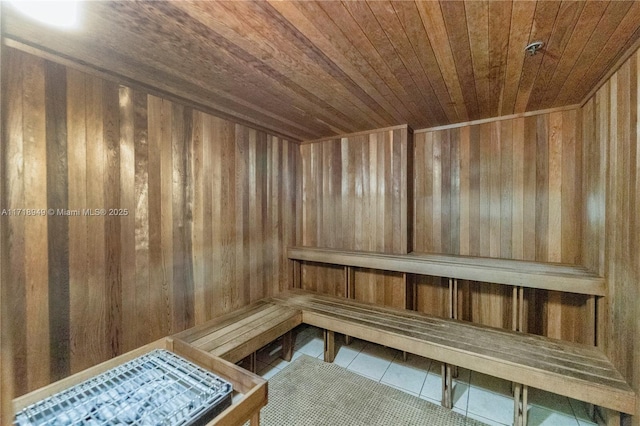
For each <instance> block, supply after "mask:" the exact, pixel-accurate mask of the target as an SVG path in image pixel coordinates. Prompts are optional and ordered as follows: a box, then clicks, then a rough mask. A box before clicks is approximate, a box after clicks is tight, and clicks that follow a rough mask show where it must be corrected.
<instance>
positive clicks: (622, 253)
mask: <svg viewBox="0 0 640 426" xmlns="http://www.w3.org/2000/svg"><path fill="white" fill-rule="evenodd" d="M639 62H640V54H638V52H636V53H634V54H633V55H632V56H631V57H630V58H629V59H628V60H627V61H626V62H625V63H624V64H623V65H622V66H621V67H620V69H618V70H617V71H616V72H615V73H614V74H613V75H612V76H611V78H610V79H609V80H607V81H606V82H605V84H604V85H603V86H602V87H601V88H599V89H598V90H597V91H596V93H595V95H594V96H593V97H592V98H591V99H590V100H588V101H587V102H586V103H585V105H584V106H583V108H582V111H581V114H582V129H583V134H582V137H583V139H584V141H585V147H584V151H583V169H584V173H583V175H584V177H585V180H584V182H583V194H582V196H583V198H582V206H583V217H584V218H585V219H584V223H583V230H582V231H583V235H584V236H585V238H590V240H591V241H592V242H593V245H592V246H591V247H583V250H582V253H583V257H584V259H585V263H588V264H589V266H590V267H591V268H593V269H595V270H599V271H601V272H603V273H604V276H605V278H606V280H607V284H608V294H607V296H606V297H605V298H602V299H600V300H599V301H598V303H597V316H598V329H597V335H596V336H595V337H596V342H597V344H598V345H599V346H601V347H602V348H603V349H604V351H605V353H606V354H607V355H608V356H609V358H610V359H611V360H612V362H613V363H614V365H615V366H616V367H617V368H618V369H619V371H620V372H621V373H622V375H623V376H624V377H625V378H626V379H627V380H628V381H629V382H630V384H631V386H632V387H633V388H634V389H635V390H636V391H638V390H639V389H640V356H639V355H638V351H637V348H636V344H635V342H637V339H638V336H640V321H639V320H638V318H639V317H640V316H639V308H638V304H637V298H638V297H639V296H640V287H639V286H638V282H639V278H640V256H639V255H638V250H637V249H638V245H639V244H640V241H639V240H640V237H639V235H640V232H639V231H638V224H639V223H640V220H639V219H640V215H639V214H638V209H637V205H638V200H639V197H640V181H639V166H638V148H640V138H639V133H638V107H639V106H640V105H639V104H638V102H639V101H638V99H639V94H640V93H639V87H640V81H639V80H640V73H639V72H638V68H639V65H640V64H639ZM624 420H625V422H626V423H625V424H633V425H638V424H640V419H638V418H636V417H632V418H626V419H624Z"/></svg>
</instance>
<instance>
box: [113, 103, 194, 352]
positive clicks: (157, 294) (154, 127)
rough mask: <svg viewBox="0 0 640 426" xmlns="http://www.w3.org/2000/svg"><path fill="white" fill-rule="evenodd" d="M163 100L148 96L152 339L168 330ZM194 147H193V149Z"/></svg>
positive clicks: (150, 320) (119, 219)
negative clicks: (163, 202) (163, 249)
mask: <svg viewBox="0 0 640 426" xmlns="http://www.w3.org/2000/svg"><path fill="white" fill-rule="evenodd" d="M116 93H117V92H116ZM162 104H163V101H162V99H160V98H158V97H156V96H148V98H147V121H148V142H147V146H148V157H147V158H148V165H149V167H148V174H147V178H148V184H147V190H148V198H147V200H148V208H149V258H148V259H149V306H150V309H149V336H150V337H149V338H150V339H151V340H157V339H159V338H161V337H163V336H165V335H166V330H167V327H166V318H167V317H166V309H165V308H164V307H165V305H166V302H165V293H164V291H163V279H164V277H163V271H162V266H163V265H162V256H163V252H162V142H163V138H162V136H163V116H162V113H163V111H162V108H163V105H162ZM195 151H196V150H195V149H194V153H195ZM194 155H195V154H194ZM110 169H113V168H110ZM116 170H117V169H116ZM119 204H120V203H119V202H111V203H109V202H107V205H108V206H110V207H112V206H119ZM122 213H124V212H122ZM129 214H131V213H129ZM107 220H108V221H114V222H115V224H114V225H116V226H118V227H119V226H120V224H121V218H120V217H111V216H110V217H107ZM118 234H119V233H118ZM195 243H196V241H194V244H195ZM109 247H111V245H109V244H107V248H109ZM194 257H195V256H194ZM194 263H195V260H194ZM196 300H197V301H200V300H204V297H203V295H199V297H198V298H197V299H196Z"/></svg>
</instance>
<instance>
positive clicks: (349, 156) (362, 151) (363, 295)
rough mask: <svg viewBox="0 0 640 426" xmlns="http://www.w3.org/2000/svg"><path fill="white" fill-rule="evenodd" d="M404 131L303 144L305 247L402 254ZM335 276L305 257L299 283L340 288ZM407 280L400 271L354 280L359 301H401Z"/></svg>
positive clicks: (405, 240) (405, 244)
mask: <svg viewBox="0 0 640 426" xmlns="http://www.w3.org/2000/svg"><path fill="white" fill-rule="evenodd" d="M408 135H409V131H408V129H407V128H406V127H399V128H393V129H381V130H375V131H372V132H369V133H364V134H357V135H346V136H344V137H342V138H340V139H329V140H326V141H318V142H314V143H310V144H304V145H302V146H301V147H300V153H301V156H302V169H303V170H302V172H301V174H302V179H303V183H302V185H303V189H302V191H303V196H302V203H303V205H302V210H303V213H302V215H303V218H302V220H303V231H302V232H303V237H302V238H303V244H304V245H311V246H317V247H332V248H348V249H355V250H370V251H383V252H392V253H393V252H399V253H406V252H407V250H408V248H409V245H410V244H411V242H410V241H411V238H410V237H409V236H408V235H407V233H408V232H410V229H411V228H410V226H409V222H410V221H409V214H410V212H411V207H410V206H409V205H408V203H409V202H410V201H409V196H408V195H407V194H408V193H407V188H408V187H409V185H408V184H407V182H408V178H409V176H410V173H409V172H408V166H407V164H408V161H409V159H411V158H412V154H410V153H409V143H408ZM340 274H342V273H341V271H340V270H339V269H336V268H329V267H322V266H319V265H314V264H306V263H305V264H304V265H303V271H302V276H303V288H307V289H313V290H316V291H321V292H327V293H330V294H342V293H343V292H344V290H343V285H342V281H343V279H342V278H341V275H340ZM342 275H343V274H342ZM312 281H313V282H312ZM405 284H406V283H405V280H404V278H403V277H401V276H399V275H398V276H396V275H392V274H391V275H390V274H381V273H379V272H375V271H365V270H360V271H357V273H356V274H355V283H354V286H355V289H356V290H355V294H356V298H358V299H361V300H369V301H375V300H382V301H384V303H386V304H397V305H398V306H402V307H404V304H405V302H406V300H405V299H406V289H405Z"/></svg>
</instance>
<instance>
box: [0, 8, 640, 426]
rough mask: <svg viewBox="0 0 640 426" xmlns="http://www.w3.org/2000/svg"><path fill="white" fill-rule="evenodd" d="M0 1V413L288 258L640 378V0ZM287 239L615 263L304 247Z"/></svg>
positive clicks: (166, 331)
mask: <svg viewBox="0 0 640 426" xmlns="http://www.w3.org/2000/svg"><path fill="white" fill-rule="evenodd" d="M1 8H2V9H1V15H0V18H1V30H2V45H1V52H0V65H1V67H2V73H1V75H0V77H1V84H2V86H1V87H2V90H1V94H2V105H1V108H2V110H1V116H2V121H1V126H2V127H1V131H2V143H1V147H0V209H1V210H2V215H1V216H0V268H1V270H0V272H1V275H0V276H1V293H0V296H1V305H2V316H1V331H2V333H1V336H0V338H1V345H2V351H1V374H0V385H1V387H2V392H1V394H0V395H1V396H2V401H0V403H1V405H2V408H3V411H2V412H3V415H4V416H7V415H8V414H7V413H8V412H9V411H10V410H11V408H10V404H11V399H12V398H14V397H17V396H20V395H24V394H26V393H27V392H30V391H32V390H34V389H37V388H40V387H42V386H45V385H48V384H50V383H52V382H54V381H56V380H59V379H63V378H65V377H68V376H70V375H72V374H74V373H77V372H79V371H82V370H84V369H86V368H89V367H92V366H95V365H97V364H99V363H101V362H104V361H107V360H109V359H112V358H114V357H117V356H119V355H122V354H124V353H126V352H128V351H131V350H134V349H137V348H140V347H142V346H144V345H147V344H149V343H151V342H154V341H157V340H158V339H161V338H164V337H166V336H170V335H174V334H176V333H180V332H183V331H184V330H187V329H189V328H192V327H194V326H197V325H200V324H202V323H204V322H206V321H208V320H211V319H212V318H216V317H219V316H221V315H223V314H229V313H232V312H234V311H238V310H240V309H241V308H244V307H246V306H247V305H249V304H251V303H252V302H255V301H257V300H259V299H263V298H266V297H271V296H276V295H278V294H279V293H281V292H283V291H285V290H287V289H288V288H290V287H292V285H293V280H294V279H296V280H297V285H299V286H300V287H301V288H302V289H305V290H311V291H315V292H319V293H322V294H327V295H332V296H344V297H351V298H354V299H356V301H361V302H370V303H376V304H379V305H384V306H389V307H396V308H409V309H413V310H416V311H419V312H423V313H427V314H431V315H435V316H441V317H450V316H451V315H452V312H454V310H455V317H456V318H458V319H462V320H466V321H471V322H474V323H478V324H482V325H488V326H493V327H499V328H506V329H512V328H514V329H518V330H519V331H523V332H527V333H532V334H538V335H543V336H547V337H553V338H557V339H562V340H566V341H571V342H578V343H582V344H588V345H592V346H597V347H598V348H601V350H602V351H603V352H604V354H605V355H606V357H607V358H608V359H609V360H610V361H611V362H612V363H613V365H614V366H615V368H616V369H617V370H618V371H619V372H620V373H621V374H622V376H623V377H624V379H625V380H626V381H627V383H629V385H630V386H631V387H632V388H633V390H634V391H635V392H636V395H637V394H638V392H640V350H639V348H638V343H637V342H640V303H639V302H638V300H639V298H640V156H639V148H640V133H639V131H638V123H639V122H640V121H639V120H640V119H639V116H638V109H639V106H640V97H639V95H640V72H639V67H640V53H639V51H638V47H639V46H640V44H639V43H640V41H639V40H640V3H639V2H633V1H611V2H608V1H605V2H560V1H558V2H545V1H531V2H508V1H507V2H488V1H469V2H456V1H440V2H426V1H425V2H423V1H416V2H413V1H410V2H409V1H402V2H395V1H391V2H378V1H374V2H338V1H326V2H322V1H319V2H293V1H285V2H270V1H268V2H107V1H105V2H85V3H84V4H82V9H81V13H80V15H79V16H80V17H81V19H83V20H84V21H83V23H82V24H81V26H80V27H79V28H76V29H73V30H62V29H56V28H53V27H48V26H46V25H44V24H40V23H37V22H36V21H32V20H30V19H29V18H27V17H25V16H23V15H21V14H20V13H19V12H18V11H16V10H15V9H14V8H13V7H12V6H11V5H10V4H9V3H7V2H3V3H2V5H1ZM538 40H540V41H543V42H544V46H543V48H542V50H541V51H540V52H538V53H537V54H536V55H533V56H530V55H529V54H528V53H527V52H525V50H524V48H525V46H526V45H527V44H528V43H530V42H533V41H538ZM103 210H104V212H103ZM300 246H305V247H314V248H328V249H335V250H342V251H348V252H351V251H367V252H376V253H385V254H394V255H407V254H415V255H421V254H441V255H460V256H463V257H464V256H471V257H484V258H495V259H504V260H522V261H535V262H540V263H560V264H569V265H574V266H579V267H582V268H584V270H585V271H587V272H588V273H589V274H592V275H593V276H595V277H601V278H603V279H604V285H603V287H602V290H598V291H591V292H584V293H582V294H581V293H580V292H571V291H557V290H549V289H545V288H530V287H526V286H525V287H523V288H521V289H520V290H518V289H516V291H515V293H514V290H513V288H512V287H509V286H506V285H503V284H502V283H499V282H492V281H491V280H490V279H487V280H482V281H479V280H478V281H477V280H473V279H459V280H457V281H456V283H455V287H454V286H452V284H450V280H449V278H448V277H447V276H429V275H422V274H414V273H401V272H392V271H388V272H384V271H380V270H378V269H371V268H367V267H353V268H349V269H348V271H346V270H345V268H343V267H341V266H337V265H329V264H324V263H318V262H314V261H304V260H303V261H301V262H300V263H299V268H298V269H297V270H296V269H295V268H294V262H292V261H291V260H290V259H289V254H288V249H289V248H291V247H300ZM345 271H346V272H345ZM345 282H348V283H349V286H346V285H345ZM518 291H520V293H518ZM514 297H515V298H516V299H517V300H519V303H518V304H516V303H514ZM452 300H453V302H452ZM514 318H515V319H514ZM514 321H515V322H514ZM516 323H517V324H516ZM636 407H637V408H636V412H640V402H636ZM5 418H6V417H5ZM624 421H625V422H626V423H627V424H633V425H636V426H637V425H640V417H639V416H633V417H626V418H624Z"/></svg>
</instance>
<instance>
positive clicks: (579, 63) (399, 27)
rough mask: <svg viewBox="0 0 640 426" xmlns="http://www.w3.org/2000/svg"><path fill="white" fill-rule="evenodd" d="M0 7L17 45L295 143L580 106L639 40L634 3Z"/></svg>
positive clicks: (639, 5)
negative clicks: (68, 14)
mask: <svg viewBox="0 0 640 426" xmlns="http://www.w3.org/2000/svg"><path fill="white" fill-rule="evenodd" d="M3 3H6V2H3ZM3 6H4V11H3V17H4V18H5V26H4V27H3V29H4V31H5V36H6V37H7V38H8V39H10V40H13V41H14V42H15V41H17V42H19V43H22V44H24V45H29V46H34V47H38V48H39V49H42V50H45V51H47V52H50V53H55V54H57V55H61V56H63V57H65V58H67V59H71V60H74V61H80V62H82V63H84V64H91V66H94V67H97V68H99V69H100V70H102V71H104V72H106V73H107V74H112V75H115V76H117V78H123V77H124V78H125V80H124V81H127V82H129V83H130V81H131V80H134V81H137V82H140V83H143V84H144V85H145V87H153V88H156V89H158V90H159V91H161V92H163V93H166V94H171V95H174V96H176V97H179V98H183V99H188V100H189V101H191V102H193V103H196V104H198V105H200V106H201V107H204V108H205V109H207V110H208V111H210V112H211V111H213V112H217V113H219V114H220V115H223V116H234V117H235V118H236V119H239V120H240V121H242V122H245V123H251V124H253V125H255V126H259V127H261V128H267V129H270V130H271V131H274V132H277V133H280V134H283V135H286V136H289V137H291V138H295V139H313V138H319V137H326V136H331V135H334V134H338V133H348V132H356V131H361V130H367V129H373V128H380V127H385V126H390V125H396V124H404V123H408V124H409V125H410V126H412V127H413V128H415V129H419V128H425V127H432V126H437V125H444V124H450V123H457V122H464V121H468V120H474V119H480V118H487V117H494V116H499V115H508V114H513V113H519V112H524V111H535V110H540V109H546V108H552V107H558V106H566V105H571V104H575V103H578V102H580V101H581V100H582V99H583V98H584V96H585V95H586V94H587V93H588V92H589V91H590V90H591V89H592V88H593V87H594V85H595V84H596V83H597V82H598V81H599V80H600V79H601V78H602V76H603V75H604V74H605V73H606V72H607V71H608V70H609V69H610V68H611V67H612V66H613V64H615V62H616V60H617V59H618V58H619V57H620V56H621V55H622V53H623V52H624V51H625V50H627V49H628V48H629V47H630V46H631V45H632V44H633V43H634V42H635V41H636V40H637V39H638V38H639V37H640V2H633V1H610V2H609V1H602V2H600V1H598V2H577V1H562V2H561V1H522V2H520V1H518V2H507V1H466V2H458V1H440V2H437V1H417V2H412V1H398V2H393V1H392V2H388V1H371V2H364V1H357V2H356V1H345V2H340V1H318V2H314V1H303V2H289V1H265V2H258V1H255V2H253V1H243V2H213V1H201V2H190V1H175V2H165V1H153V2H128V1H127V2H125V1H117V2H104V1H96V2H94V1H89V2H84V3H82V6H81V7H82V13H81V18H82V21H83V22H82V24H81V27H80V28H79V29H77V30H73V31H62V30H56V29H52V28H48V27H44V26H42V25H40V24H37V23H35V22H32V21H30V20H28V19H26V18H23V17H22V16H21V15H20V14H19V13H18V12H16V11H14V10H13V8H12V7H10V6H9V5H6V4H3ZM537 40H541V41H543V42H544V43H545V47H544V49H543V51H542V52H541V53H539V54H537V55H535V56H528V55H527V54H525V52H524V47H525V46H526V45H527V44H528V43H529V42H532V41H537ZM11 43H12V42H11V41H9V44H11Z"/></svg>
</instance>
